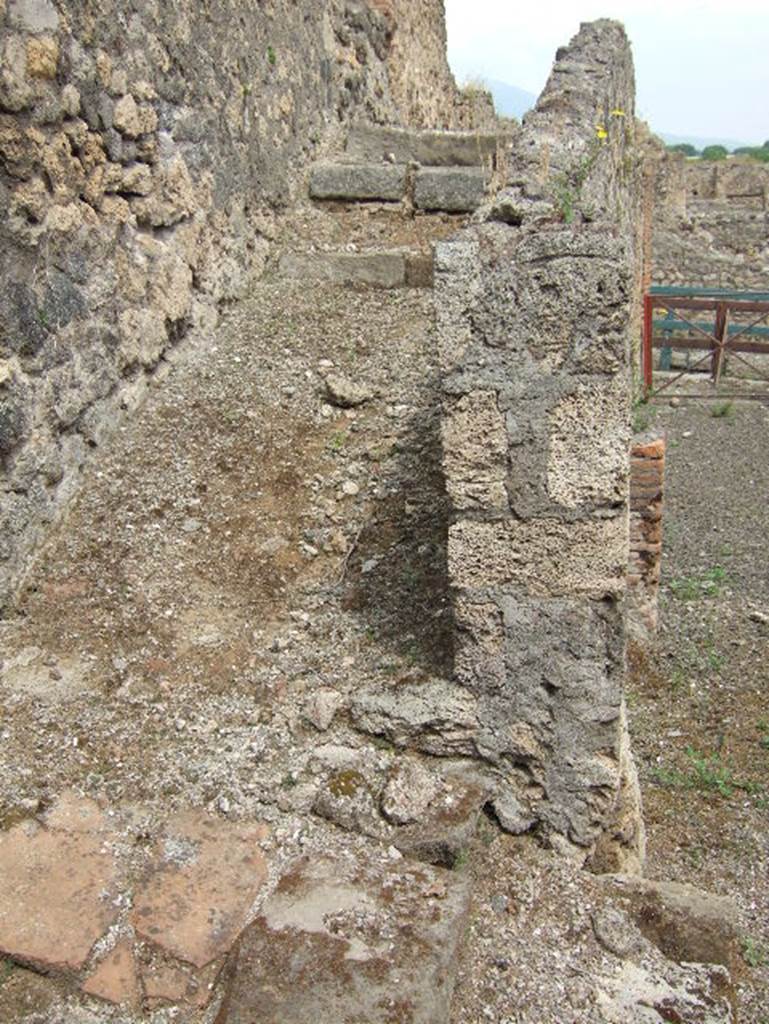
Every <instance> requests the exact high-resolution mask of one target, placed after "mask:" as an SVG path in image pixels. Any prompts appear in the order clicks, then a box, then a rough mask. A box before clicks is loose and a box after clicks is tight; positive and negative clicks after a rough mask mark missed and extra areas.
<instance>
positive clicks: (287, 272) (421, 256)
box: [276, 249, 433, 288]
mask: <svg viewBox="0 0 769 1024" xmlns="http://www.w3.org/2000/svg"><path fill="white" fill-rule="evenodd" d="M276 273H277V276H278V277H282V278H296V279H297V280H303V281H313V282H318V281H323V282H328V283H329V284H337V285H345V286H352V287H355V286H357V287H364V288H431V287H432V283H433V256H432V251H420V250H418V249H392V250H385V251H381V250H377V251H365V250H364V251H361V252H311V253H303V252H287V253H284V254H283V255H282V256H281V257H280V259H279V260H278V264H277V268H276Z"/></svg>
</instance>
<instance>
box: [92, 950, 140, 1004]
mask: <svg viewBox="0 0 769 1024" xmlns="http://www.w3.org/2000/svg"><path fill="white" fill-rule="evenodd" d="M83 991H84V992H85V993H86V995H89V996H97V997H98V998H99V999H104V1000H105V1001H106V1002H108V1003H117V1004H120V1005H123V1006H130V1007H132V1008H133V1009H136V1008H138V1006H139V1005H140V1003H141V987H140V984H139V973H138V970H137V967H136V959H135V957H134V952H133V946H132V943H131V942H130V941H128V940H126V939H124V940H123V941H122V942H119V943H118V944H117V945H116V946H115V947H114V948H113V949H112V950H111V951H110V952H109V953H108V954H107V955H106V956H105V957H104V959H103V960H102V961H101V963H100V964H98V966H97V967H96V968H95V970H94V971H92V973H91V974H90V975H89V976H88V978H87V979H86V981H85V983H84V985H83Z"/></svg>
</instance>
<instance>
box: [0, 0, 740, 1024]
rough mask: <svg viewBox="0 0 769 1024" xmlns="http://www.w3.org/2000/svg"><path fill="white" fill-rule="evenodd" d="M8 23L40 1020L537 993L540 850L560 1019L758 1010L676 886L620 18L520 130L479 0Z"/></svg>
mask: <svg viewBox="0 0 769 1024" xmlns="http://www.w3.org/2000/svg"><path fill="white" fill-rule="evenodd" d="M0 18H2V19H3V30H4V31H3V36H2V47H3V70H2V79H1V80H0V110H1V111H2V112H1V113H0V161H1V171H0V182H1V187H0V198H1V200H2V204H3V210H4V217H3V224H2V229H1V230H2V235H1V236H0V266H1V267H2V273H3V277H4V288H3V291H2V295H1V296H0V330H1V331H2V334H1V335H0V346H1V347H2V350H1V351H0V456H1V457H2V460H3V489H2V492H0V522H2V527H1V528H0V559H1V562H0V566H1V570H2V577H0V579H1V582H0V600H1V601H2V603H3V607H4V617H3V619H2V620H0V637H1V638H2V664H1V665H0V670H1V674H0V695H1V696H2V701H3V718H2V722H1V723H0V954H1V955H2V956H3V957H4V958H5V960H3V961H2V962H0V1019H2V1020H3V1021H8V1022H19V1024H22V1022H24V1024H64V1022H66V1024H97V1022H98V1024H102V1022H105V1024H106V1022H108V1021H110V1022H118V1021H119V1022H121V1024H123V1022H125V1024H129V1022H131V1024H136V1022H139V1021H147V1022H152V1024H161V1022H170V1021H177V1022H179V1021H185V1022H189V1024H214V1022H216V1024H246V1022H253V1021H256V1020H259V1021H260V1022H265V1024H267V1022H275V1024H277V1022H281V1024H291V1022H296V1024H300V1022H307V1021H310V1020H312V1021H317V1022H318V1024H332V1022H333V1024H338V1022H341V1021H345V1022H348V1021H349V1022H356V1024H358V1022H363V1021H366V1022H371V1024H374V1022H382V1024H384V1022H388V1024H389V1022H395V1021H398V1022H413V1024H428V1022H429V1024H433V1022H434V1024H438V1022H441V1024H444V1022H446V1021H449V1020H452V1021H453V1020H456V1021H457V1022H458V1021H460V1020H462V1021H463V1022H464V1021H469V1020H484V1019H500V1020H501V1018H498V1017H496V1016H494V1011H493V1010H491V1009H490V1007H491V1005H492V1002H491V1001H490V998H489V996H488V993H485V989H484V986H486V984H487V980H488V979H487V977H486V975H485V974H483V973H482V972H481V973H479V972H478V971H477V970H472V971H471V970H469V968H468V966H467V965H468V960H467V957H466V950H467V944H468V936H470V934H471V926H470V922H471V921H473V920H475V917H474V915H475V914H476V913H477V906H476V905H474V903H473V891H472V877H471V875H470V873H468V872H467V871H466V870H465V869H464V868H465V861H466V859H467V852H468V850H469V849H470V848H471V847H472V845H473V844H474V843H478V842H488V843H492V842H494V843H495V844H496V845H495V846H494V851H495V854H494V855H495V856H497V852H499V853H503V854H504V863H503V864H501V866H500V868H499V872H500V877H503V876H505V872H508V873H509V874H510V885H511V887H512V888H511V891H513V890H515V891H516V892H517V893H518V896H517V902H516V905H515V906H510V907H509V908H508V907H507V905H506V906H505V907H504V908H502V910H500V911H499V912H500V914H503V916H504V922H501V923H500V925H499V930H498V932H497V933H495V934H498V936H499V942H500V943H501V944H502V948H500V950H498V951H497V954H495V956H496V959H493V963H492V967H490V968H489V970H493V971H497V970H504V971H507V970H508V969H510V970H511V972H512V974H513V975H515V979H516V981H515V984H517V985H518V989H517V990H516V991H517V993H518V994H517V999H518V1009H517V1011H516V1012H517V1013H518V1016H517V1017H516V1018H514V1019H515V1020H517V1021H518V1020H519V1021H521V1022H524V1021H525V1022H532V1024H533V1022H534V1021H536V1022H537V1024H545V1022H550V1021H552V1022H555V1021H558V1022H559V1024H561V1022H564V1021H567V1020H568V1021H575V1022H576V1021H579V1022H596V1024H601V1022H603V1024H608V1022H614V1021H620V1020H621V1021H623V1022H624V1021H638V1022H639V1024H640V1022H642V1021H643V1022H646V1021H649V1022H654V1021H663V1020H666V1021H670V1020H677V1021H684V1022H691V1024H694V1022H704V1021H708V1022H714V1024H715V1022H721V1021H723V1022H726V1021H733V1020H736V1016H735V1012H736V1011H735V1005H734V1004H735V997H734V988H733V974H734V971H735V970H736V969H737V963H736V952H735V951H736V949H737V947H738V941H739V939H738V933H739V922H738V921H737V919H736V916H735V914H734V912H733V908H732V907H731V905H730V904H728V902H727V901H721V900H719V899H718V898H716V897H710V896H707V895H705V894H703V893H699V892H697V891H696V890H691V889H688V888H687V887H685V886H680V885H678V886H677V885H674V884H672V883H670V884H666V883H660V882H651V881H645V880H643V879H642V878H641V871H642V867H643V860H644V845H645V836H644V825H643V816H642V810H641V804H640V794H639V788H638V780H637V777H636V771H635V767H634V764H633V759H632V753H631V750H630V744H629V738H628V729H627V714H626V706H625V698H624V679H625V672H626V635H627V629H628V626H627V607H628V605H627V603H626V591H627V586H628V572H629V566H630V567H631V577H632V579H633V581H634V585H635V584H636V583H638V581H643V585H644V586H646V585H647V584H648V587H649V590H648V593H647V591H646V590H644V592H643V593H644V595H645V598H644V600H640V599H639V600H640V606H641V607H642V608H643V610H644V615H645V616H646V620H648V621H649V622H653V617H654V616H653V608H652V609H651V611H650V607H651V605H653V603H654V600H655V598H656V589H655V588H656V583H657V581H658V571H659V566H658V553H659V547H658V544H659V536H658V535H657V534H658V533H659V530H658V523H659V502H660V494H661V486H662V480H661V466H662V460H661V456H662V452H663V449H662V447H660V445H659V444H658V442H657V441H656V440H654V439H652V440H649V439H646V440H645V441H644V442H643V443H638V444H637V445H636V448H635V449H634V453H633V460H632V466H633V468H634V473H635V474H636V477H637V480H636V486H635V488H634V500H633V513H634V515H635V520H634V527H633V529H634V530H635V531H636V533H633V538H634V544H635V547H634V548H633V552H634V554H631V528H630V515H631V499H630V477H631V456H630V447H631V427H630V408H631V403H632V399H633V395H634V390H633V389H634V386H635V385H634V376H633V375H634V366H635V365H636V355H637V336H638V316H639V313H638V311H639V309H640V294H641V285H642V282H643V280H644V276H645V275H647V276H648V269H649V238H650V232H651V213H652V211H651V196H652V193H653V191H654V190H653V188H652V185H651V182H652V181H653V178H654V175H655V174H657V173H659V161H660V159H661V157H660V155H659V153H658V152H657V151H656V150H655V149H654V146H653V144H652V143H651V142H650V141H649V139H648V136H647V134H646V133H645V131H644V129H643V127H642V126H641V125H639V124H638V123H637V122H636V120H635V115H634V82H633V67H632V59H631V54H630V47H629V44H628V41H627V39H626V36H625V33H624V31H623V29H622V27H621V26H620V25H618V24H616V23H614V22H609V21H599V22H595V23H592V24H588V25H583V26H582V28H581V30H580V32H579V34H578V35H577V36H575V38H574V39H573V40H572V41H571V43H570V44H569V46H568V47H565V48H564V49H562V50H560V51H559V53H558V55H557V57H556V61H555V64H554V67H553V70H552V73H551V76H550V79H549V81H548V83H547V86H546V87H545V90H544V92H543V94H542V96H541V97H540V99H539V101H538V103H537V106H536V108H535V109H534V110H533V111H532V112H531V113H530V114H529V115H527V117H526V118H525V120H524V124H523V125H522V126H519V125H517V124H515V123H513V122H507V121H501V120H499V119H497V118H496V117H495V115H494V112H493V108H492V106H491V103H490V100H489V98H488V97H487V96H485V94H478V93H473V94H472V95H463V94H462V93H461V92H459V91H458V90H457V89H456V86H455V84H454V82H453V79H452V77H451V74H450V72H449V69H448V64H447V62H446V57H445V26H444V15H443V5H442V3H441V2H440V0H425V2H424V3H420V4H413V3H409V2H405V0H369V2H357V0H355V2H353V0H303V2H302V3H299V4H297V3H292V2H289V0H273V2H268V3H258V4H257V3H250V4H242V3H235V2H232V0H214V2H205V3H204V2H202V0H185V2H183V3H178V4H174V5H163V4H154V3H150V2H147V3H143V2H135V3H125V2H118V0H114V2H110V3H108V4H104V3H100V4H95V3H91V2H90V0H89V2H86V3H82V4H78V5H71V4H65V3H63V2H59V0H56V2H54V0H0ZM650 481H651V482H650ZM655 528H656V529H657V533H656V534H654V537H652V533H653V532H654V530H655ZM637 531H646V532H642V534H641V533H638V532H637ZM639 537H641V541H639ZM642 542H643V544H646V545H647V546H646V547H644V548H643V551H642V552H641V554H640V555H639V551H640V548H639V544H641V543H642ZM649 545H651V546H649ZM655 545H657V547H654V546H655ZM652 549H653V550H652ZM649 552H651V553H652V554H654V555H655V557H657V561H656V562H654V561H653V559H651V558H650V557H648V556H649ZM639 557H640V559H641V561H642V562H643V563H644V565H645V566H647V567H649V566H650V568H649V571H648V573H647V575H648V579H647V576H646V575H644V573H645V572H646V569H644V568H641V569H639V568H638V567H637V565H636V563H637V561H638V559H639ZM634 558H635V561H634ZM652 563H653V564H652ZM634 566H636V567H635V568H633V567H634ZM655 574H656V575H655ZM649 595H651V596H649ZM649 602H651V605H650V603H649ZM637 606H638V601H637V602H636V605H634V607H637ZM513 876H515V877H514V878H513ZM479 885H480V886H481V889H482V886H483V881H482V880H480V881H479ZM516 886H517V887H518V888H517V889H516V888H515V887H516ZM479 891H480V890H479ZM498 909H499V908H498ZM508 909H509V913H508ZM543 930H544V932H546V933H547V935H546V938H538V936H539V935H540V933H541V932H543ZM703 936H704V937H705V938H704V939H703ZM671 937H672V938H671ZM501 963H504V965H506V966H504V967H500V966H499V965H500V964H501ZM730 972H731V973H730ZM457 976H459V984H458V987H457V989H456V997H455V999H454V1003H453V1006H454V1008H453V1009H452V994H453V993H454V992H455V982H456V979H457ZM487 1011H488V1012H487ZM489 1013H491V1015H492V1016H491V1017H489Z"/></svg>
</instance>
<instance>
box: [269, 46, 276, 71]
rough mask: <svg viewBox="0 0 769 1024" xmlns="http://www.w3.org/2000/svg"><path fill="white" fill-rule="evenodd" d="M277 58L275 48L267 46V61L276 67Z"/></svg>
mask: <svg viewBox="0 0 769 1024" xmlns="http://www.w3.org/2000/svg"><path fill="white" fill-rule="evenodd" d="M277 59H278V58H277V57H276V56H275V50H274V49H273V48H272V47H271V46H268V47H267V63H268V64H269V65H270V66H271V67H275V62H276V61H277Z"/></svg>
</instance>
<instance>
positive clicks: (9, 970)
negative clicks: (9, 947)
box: [0, 960, 16, 988]
mask: <svg viewBox="0 0 769 1024" xmlns="http://www.w3.org/2000/svg"><path fill="white" fill-rule="evenodd" d="M15 966H16V965H15V964H14V962H13V960H0V988H2V987H3V985H4V984H5V983H6V981H8V979H9V978H10V976H11V975H12V974H13V969H14V967H15Z"/></svg>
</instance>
